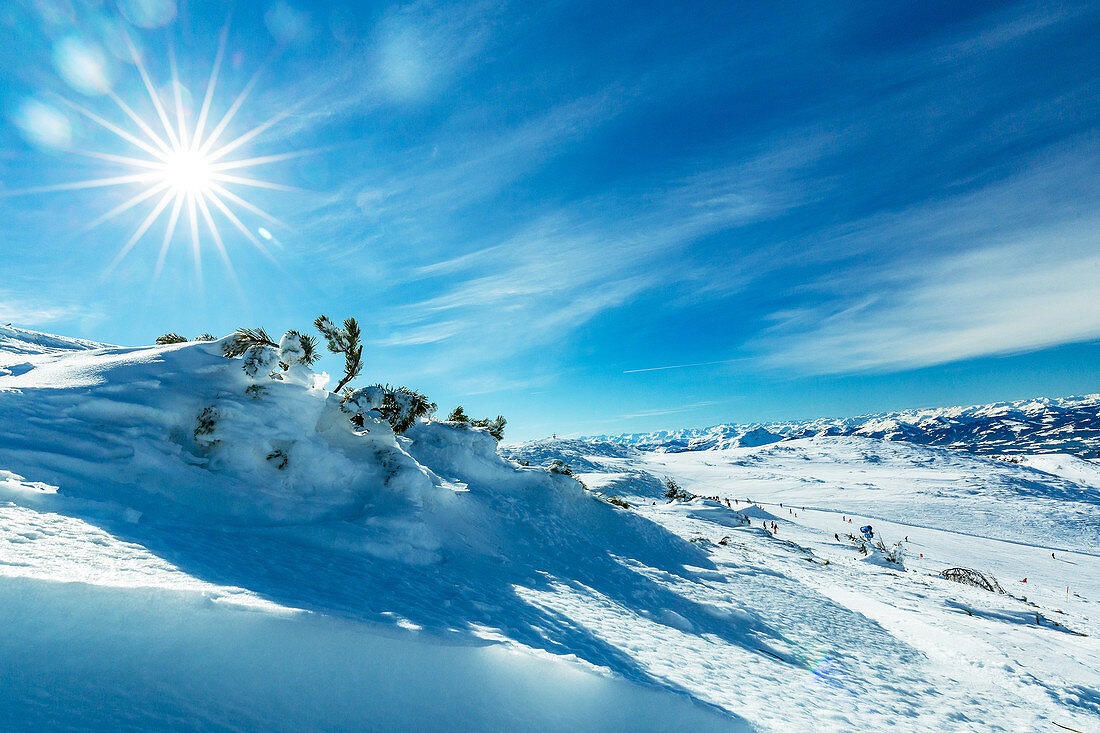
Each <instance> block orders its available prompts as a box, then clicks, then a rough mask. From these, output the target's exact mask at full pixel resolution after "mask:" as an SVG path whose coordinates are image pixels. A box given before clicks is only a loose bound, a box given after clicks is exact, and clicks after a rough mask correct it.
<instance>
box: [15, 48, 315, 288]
mask: <svg viewBox="0 0 1100 733" xmlns="http://www.w3.org/2000/svg"><path fill="white" fill-rule="evenodd" d="M227 36H228V26H226V27H225V28H223V29H222V33H221V36H220V39H219V43H218V51H217V54H216V56H215V57H214V62H213V64H212V68H211V72H210V78H209V80H208V82H207V84H206V92H205V94H204V95H203V99H202V105H201V107H200V108H199V110H198V114H197V116H195V118H194V119H191V118H190V115H189V113H188V110H187V107H186V105H185V104H184V102H183V97H184V94H183V87H182V85H181V84H180V82H179V74H178V72H177V69H176V60H175V56H174V54H172V53H169V55H168V58H169V66H170V70H171V83H170V85H169V88H170V93H169V94H162V92H161V91H158V90H157V88H156V86H155V85H154V84H153V80H152V78H151V76H150V74H149V72H148V70H147V68H146V67H145V64H144V62H143V60H142V56H141V54H140V53H139V52H138V50H137V48H136V47H135V45H134V43H133V42H132V41H131V39H130V38H129V37H126V38H125V40H126V46H127V49H128V50H129V54H130V56H131V57H132V60H133V64H134V68H135V69H136V70H137V72H138V74H139V75H140V76H141V81H142V83H143V85H144V87H145V90H146V92H147V93H148V95H149V99H150V101H151V102H152V107H153V110H154V112H155V117H151V118H150V119H145V118H143V117H142V116H140V115H139V114H137V113H136V112H135V111H134V109H133V107H131V106H130V105H129V104H128V103H127V102H126V101H125V100H124V99H122V98H121V97H119V96H118V95H117V94H116V93H115V92H113V91H110V90H108V91H107V92H106V94H107V96H108V97H109V98H110V99H111V101H113V102H114V103H115V105H116V106H117V107H118V109H119V110H120V111H121V112H122V114H123V116H124V117H125V119H124V120H121V121H112V120H110V119H107V118H106V117H104V116H101V115H99V114H97V113H96V112H94V111H92V110H90V109H88V108H86V107H84V106H82V105H80V104H78V103H76V102H73V101H71V100H68V99H64V98H63V99H62V100H61V101H62V102H63V103H64V104H66V105H67V106H68V107H69V108H71V109H72V110H73V111H75V112H76V113H78V114H80V115H82V116H83V117H85V118H87V119H88V120H90V121H91V122H93V123H95V124H96V125H98V126H99V127H101V128H103V129H105V130H107V131H109V132H111V133H112V134H113V135H114V136H115V137H116V138H118V139H120V140H122V141H124V142H125V143H127V145H128V146H129V152H128V154H126V155H119V154H116V153H108V152H104V151H96V150H77V151H73V152H75V153H76V154H78V155H81V156H85V157H90V158H95V159H98V160H100V161H105V162H108V163H111V164H114V165H117V166H119V167H120V168H121V170H120V171H119V174H118V175H112V176H105V177H102V178H93V179H89V180H85V181H76V182H73V183H65V184H60V185H56V186H40V187H37V188H26V189H22V190H19V191H8V192H6V194H5V195H18V194H30V193H44V192H51V191H73V190H82V189H92V188H106V187H113V186H127V187H132V188H135V189H136V192H135V193H134V195H133V196H131V197H130V198H128V199H126V200H125V201H123V202H122V203H121V204H119V205H117V206H115V207H114V208H112V209H110V210H109V211H107V212H105V213H104V214H103V215H101V216H99V217H98V218H96V219H95V220H93V221H92V222H91V223H90V224H89V225H88V226H87V229H93V228H95V227H97V226H99V225H100V224H102V223H104V222H106V221H109V220H111V219H114V218H115V217H117V216H119V215H120V214H122V213H124V212H126V211H129V210H131V209H134V208H135V207H138V206H142V205H145V206H151V208H149V210H148V213H147V214H146V216H145V217H144V218H143V219H142V221H141V223H140V224H138V226H137V228H136V229H135V230H134V232H133V233H132V234H131V236H130V237H129V238H128V239H127V240H126V241H125V242H123V243H122V245H121V246H120V248H119V251H118V253H117V254H116V256H115V257H114V259H113V260H112V261H111V263H110V264H109V265H108V267H107V272H110V271H111V270H113V269H114V268H115V267H116V266H117V265H118V264H119V263H120V262H121V261H122V260H123V259H124V258H125V257H126V255H127V254H129V253H130V251H131V250H133V248H134V247H135V246H137V244H138V243H139V242H141V241H142V240H143V239H144V238H145V237H146V236H147V235H149V233H150V231H157V229H155V227H157V225H158V223H159V222H160V221H161V220H162V219H164V218H165V217H166V223H165V224H164V228H163V229H162V230H159V233H160V251H159V255H158V257H157V263H156V267H155V270H154V277H156V276H158V275H159V274H160V272H161V269H162V268H163V266H164V262H165V258H166V256H167V253H168V250H169V248H170V246H171V244H172V242H173V241H174V239H175V234H176V231H177V229H179V228H180V227H183V228H184V229H185V231H186V232H188V233H189V236H190V240H191V251H192V255H193V259H194V262H195V267H196V271H197V273H198V275H199V277H200V278H201V272H202V271H201V260H202V244H203V242H204V241H205V240H207V238H209V241H211V242H213V244H214V247H215V249H216V250H217V252H218V254H219V255H220V257H221V259H222V260H223V262H224V263H225V266H226V267H227V268H228V269H229V271H230V273H232V271H233V266H232V263H231V261H230V257H229V251H228V249H227V248H226V244H225V240H224V237H223V236H222V232H221V229H220V228H219V222H221V223H223V224H224V223H226V222H227V223H229V224H230V225H231V226H232V228H233V229H235V230H237V231H238V232H240V233H241V234H242V235H243V236H244V237H245V239H247V240H248V241H249V242H250V243H251V244H252V245H253V246H254V247H256V249H258V250H259V251H260V252H262V253H263V254H264V255H266V256H267V257H268V258H270V259H272V260H274V257H272V255H271V253H270V252H269V251H268V249H267V247H266V246H265V245H264V243H263V242H262V241H260V238H259V237H257V236H256V233H254V232H253V230H252V229H250V228H249V227H248V226H246V225H245V224H244V222H243V221H241V217H242V216H244V215H245V214H246V213H247V215H250V216H256V217H259V218H261V219H264V220H265V221H266V222H268V223H270V224H274V225H276V226H277V227H282V228H285V226H286V225H285V224H283V223H282V222H281V221H279V220H278V219H276V218H275V217H273V216H272V215H270V214H268V213H267V212H266V211H264V210H263V209H261V208H260V207H259V206H257V205H255V204H254V203H252V202H250V201H248V199H247V198H245V197H244V196H243V195H241V194H239V193H236V192H234V190H233V189H238V190H239V189H240V188H241V187H244V188H245V189H249V188H252V189H254V188H261V189H274V190H282V191H294V190H296V189H293V188H291V187H288V186H282V185H279V184H276V183H271V182H268V181H264V180H262V179H259V178H254V177H251V176H246V175H242V174H241V172H242V171H243V170H244V169H248V168H252V167H255V166H260V165H265V164H269V163H274V162H277V161H281V160H286V159H289V158H294V157H298V156H302V155H308V154H311V153H312V152H315V151H308V150H307V151H292V152H286V153H280V154H275V155H265V156H261V157H253V158H238V157H234V153H236V152H238V151H239V150H240V149H242V148H243V147H244V146H245V145H247V144H248V143H249V142H252V141H253V140H255V139H256V138H257V137H258V136H260V135H261V134H262V133H264V132H265V131H267V130H268V129H269V128H271V127H272V126H273V125H275V124H276V123H278V122H279V121H280V120H282V119H284V118H286V117H287V116H288V115H289V114H290V112H291V110H290V109H284V110H281V111H280V112H279V113H277V114H276V115H275V116H273V117H272V118H270V119H268V120H267V121H265V122H263V123H262V124H260V125H257V126H255V127H253V128H252V129H250V130H248V131H247V132H244V133H243V134H240V135H238V136H237V137H235V138H231V139H229V140H228V141H225V140H223V138H224V137H225V136H226V132H227V130H228V129H229V128H230V126H231V124H232V122H233V121H234V119H235V118H236V116H237V113H238V112H239V111H240V110H241V107H242V105H244V103H245V101H246V100H247V98H248V95H249V93H250V92H251V91H252V89H253V88H254V87H255V85H256V82H257V80H258V79H259V76H260V72H261V71H262V68H261V70H260V71H257V72H256V73H255V74H254V75H253V77H252V78H251V79H250V80H249V81H248V83H247V84H246V85H245V87H244V88H243V90H241V92H240V93H239V94H238V95H237V96H236V98H234V99H233V101H232V103H231V104H230V105H229V107H228V108H227V109H226V110H225V111H224V113H222V116H221V117H220V119H218V121H217V123H214V122H213V118H212V117H211V112H212V109H213V106H214V104H213V102H214V94H215V89H216V87H217V82H218V76H219V73H220V71H221V66H222V61H223V59H224V57H225V46H226V38H227ZM256 232H261V233H262V235H263V238H264V239H266V240H271V239H272V237H271V235H270V234H269V233H268V230H267V229H266V228H264V227H258V228H257V229H256Z"/></svg>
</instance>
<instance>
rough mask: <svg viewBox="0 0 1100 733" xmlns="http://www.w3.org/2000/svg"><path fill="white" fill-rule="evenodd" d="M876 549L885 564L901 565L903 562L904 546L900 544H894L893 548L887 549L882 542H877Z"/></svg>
mask: <svg viewBox="0 0 1100 733" xmlns="http://www.w3.org/2000/svg"><path fill="white" fill-rule="evenodd" d="M876 549H877V550H878V551H879V552H881V553H882V557H883V559H884V560H886V562H892V563H894V564H896V565H901V564H902V562H903V561H904V560H905V545H904V544H903V543H901V542H895V543H894V545H893V547H890V548H887V547H886V545H885V544H883V542H882V540H879V541H878V545H876Z"/></svg>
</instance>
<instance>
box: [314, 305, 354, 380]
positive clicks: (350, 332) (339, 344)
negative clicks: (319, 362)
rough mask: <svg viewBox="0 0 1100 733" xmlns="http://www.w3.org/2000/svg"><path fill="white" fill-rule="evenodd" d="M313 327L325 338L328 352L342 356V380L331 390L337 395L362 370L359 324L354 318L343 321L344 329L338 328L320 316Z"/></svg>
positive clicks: (325, 317)
mask: <svg viewBox="0 0 1100 733" xmlns="http://www.w3.org/2000/svg"><path fill="white" fill-rule="evenodd" d="M313 325H314V326H316V327H317V330H318V331H320V332H321V335H322V336H324V337H325V342H326V343H327V344H328V349H329V351H331V352H332V353H334V354H343V355H344V378H343V379H341V380H340V382H339V383H338V384H337V385H336V389H334V390H332V391H333V392H337V393H339V392H340V390H342V389H343V388H344V386H345V385H346V384H347V383H348V382H350V381H351V380H353V379H355V378H356V377H358V376H359V372H361V371H362V370H363V345H362V344H361V343H359V337H360V331H359V322H358V321H356V320H355V319H354V318H347V319H345V320H344V327H343V328H340V327H338V326H337V325H336V324H335V323H333V322H332V321H331V320H329V318H328V316H324V315H322V316H318V317H317V320H315V321H314V322H313Z"/></svg>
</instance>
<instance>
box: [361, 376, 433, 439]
mask: <svg viewBox="0 0 1100 733" xmlns="http://www.w3.org/2000/svg"><path fill="white" fill-rule="evenodd" d="M340 406H341V408H342V409H343V410H344V412H346V413H348V415H350V417H351V421H352V423H353V424H354V425H355V426H356V427H360V428H361V427H363V422H364V420H363V418H364V417H365V416H370V417H374V418H377V419H379V420H385V421H386V422H388V423H389V424H390V427H391V428H393V432H394V433H396V434H398V435H401V434H402V433H404V432H405V431H406V430H408V429H409V428H411V427H412V426H413V424H414V423H416V421H417V420H419V419H420V418H422V417H427V416H428V415H431V414H432V413H433V412H435V410H436V404H435V403H434V402H432V401H431V400H429V399H428V398H427V397H425V396H424V395H422V394H420V393H419V392H417V391H416V390H413V389H409V388H408V387H391V386H389V385H381V384H375V385H372V386H370V387H362V388H360V389H349V390H346V391H345V392H344V398H343V401H342V402H341V403H340Z"/></svg>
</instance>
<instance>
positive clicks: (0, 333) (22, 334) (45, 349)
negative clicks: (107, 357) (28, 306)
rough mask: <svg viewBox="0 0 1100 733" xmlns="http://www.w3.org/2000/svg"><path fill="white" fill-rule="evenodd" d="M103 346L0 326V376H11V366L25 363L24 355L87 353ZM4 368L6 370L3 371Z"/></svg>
mask: <svg viewBox="0 0 1100 733" xmlns="http://www.w3.org/2000/svg"><path fill="white" fill-rule="evenodd" d="M105 346H106V344H100V343H96V342H95V341H86V340H84V339H76V338H70V337H68V336H56V335H54V334H52V333H40V332H38V331H28V330H26V329H23V328H15V327H13V326H0V375H4V374H11V373H12V370H11V369H10V367H11V366H13V365H18V364H22V363H26V362H25V360H24V359H23V358H22V357H24V356H26V355H30V354H56V353H62V352H66V351H87V350H89V349H100V348H104V347H105ZM5 367H8V368H7V369H5Z"/></svg>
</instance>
